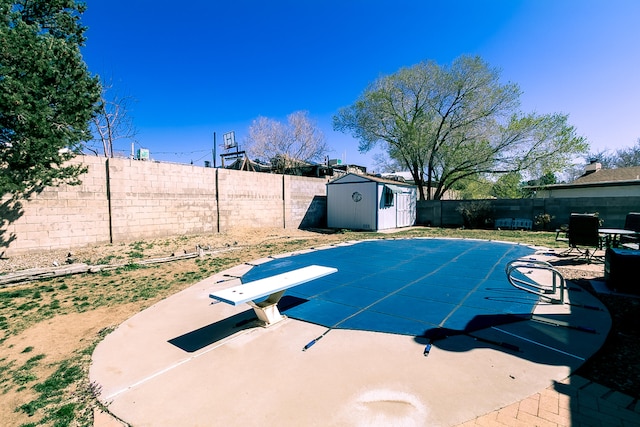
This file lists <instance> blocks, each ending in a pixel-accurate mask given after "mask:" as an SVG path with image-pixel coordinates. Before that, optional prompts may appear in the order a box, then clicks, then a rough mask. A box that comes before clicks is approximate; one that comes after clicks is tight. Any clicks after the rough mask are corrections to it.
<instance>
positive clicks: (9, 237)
mask: <svg viewBox="0 0 640 427" xmlns="http://www.w3.org/2000/svg"><path fill="white" fill-rule="evenodd" d="M23 214H24V208H23V206H22V203H20V201H18V200H15V199H14V198H9V199H7V200H5V201H4V202H3V203H2V204H0V258H4V253H5V251H6V249H7V248H8V247H9V245H11V243H12V242H14V241H15V240H16V238H17V236H16V234H15V233H13V232H9V230H8V227H9V225H11V224H12V223H14V222H16V221H17V220H18V219H19V218H20V217H21V216H22V215H23Z"/></svg>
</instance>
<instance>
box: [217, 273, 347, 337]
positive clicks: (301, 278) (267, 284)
mask: <svg viewBox="0 0 640 427" xmlns="http://www.w3.org/2000/svg"><path fill="white" fill-rule="evenodd" d="M337 271H338V269H337V268H333V267H323V266H320V265H310V266H308V267H303V268H299V269H297V270H292V271H288V272H286V273H281V274H277V275H275V276H271V277H266V278H264V279H259V280H255V281H253V282H249V283H245V284H242V285H238V286H233V287H231V288H227V289H222V290H220V291H217V292H214V293H212V294H209V297H210V298H213V299H215V300H218V301H222V302H224V303H227V304H231V305H240V304H243V303H247V304H249V305H250V306H251V307H252V308H253V311H254V312H255V313H256V316H258V319H260V320H261V321H262V322H264V326H271V325H273V324H274V323H277V322H279V321H281V320H283V319H285V316H283V315H282V314H280V311H279V310H278V301H280V298H282V295H284V292H285V291H286V290H287V289H289V288H292V287H294V286H298V285H302V284H303V283H307V282H310V281H312V280H315V279H319V278H321V277H324V276H327V275H329V274H333V273H335V272H337ZM263 297H267V298H266V299H265V300H263V301H259V302H256V300H260V299H261V298H263Z"/></svg>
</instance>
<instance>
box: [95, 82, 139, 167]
mask: <svg viewBox="0 0 640 427" xmlns="http://www.w3.org/2000/svg"><path fill="white" fill-rule="evenodd" d="M102 88H103V89H102V94H101V96H100V101H99V103H98V106H97V113H96V114H95V116H94V118H93V123H92V127H93V131H94V141H95V142H96V143H97V144H101V145H102V147H101V148H102V150H100V147H90V146H87V147H86V148H87V149H88V150H90V151H92V152H93V153H95V154H96V155H103V156H104V157H114V154H115V152H114V146H115V145H116V143H117V142H118V141H121V140H129V141H130V142H135V137H136V135H137V134H138V130H137V128H136V127H135V126H134V124H133V119H132V117H131V115H130V111H131V108H130V107H131V104H132V103H133V102H134V99H133V98H132V97H130V96H120V95H119V94H118V93H117V92H116V91H114V89H113V84H108V85H107V84H104V83H103V85H102Z"/></svg>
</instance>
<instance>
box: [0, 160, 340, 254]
mask: <svg viewBox="0 0 640 427" xmlns="http://www.w3.org/2000/svg"><path fill="white" fill-rule="evenodd" d="M75 162H76V163H82V164H84V165H86V166H87V167H88V172H87V173H86V174H85V175H83V176H82V184H81V185H79V186H68V185H62V186H60V187H55V188H46V189H45V190H44V191H43V192H42V193H40V194H38V195H36V196H34V197H33V198H32V199H31V200H28V201H24V202H23V203H22V205H23V207H22V211H21V214H19V215H16V216H15V217H11V218H10V217H9V212H8V211H7V209H6V207H3V206H1V205H0V218H2V219H3V220H5V221H3V222H2V223H0V254H2V253H4V255H5V256H10V255H17V254H22V253H27V252H30V251H43V250H51V249H69V250H70V249H73V248H77V247H82V246H87V245H92V244H101V243H109V242H118V241H132V240H137V239H147V238H157V237H166V236H176V235H183V234H200V233H215V232H225V231H228V230H231V229H234V228H238V227H247V228H256V227H282V228H298V227H300V226H301V225H302V224H303V223H304V226H305V227H314V226H315V227H322V226H324V225H325V215H326V214H325V210H324V209H325V206H326V200H325V198H324V197H325V195H326V182H327V181H326V179H324V178H306V177H297V176H288V175H285V176H283V175H274V174H265V173H255V172H243V171H234V170H226V169H218V168H203V167H197V166H190V165H181V164H170V163H157V162H148V161H137V160H130V159H105V158H100V157H88V156H87V157H85V156H81V157H78V158H77V159H76V160H75Z"/></svg>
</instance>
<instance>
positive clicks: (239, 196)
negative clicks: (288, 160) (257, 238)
mask: <svg viewBox="0 0 640 427" xmlns="http://www.w3.org/2000/svg"><path fill="white" fill-rule="evenodd" d="M217 171H218V191H219V193H218V203H219V209H220V211H219V212H220V231H223V232H224V231H228V230H231V229H234V228H260V227H281V228H284V215H283V200H284V195H283V186H282V175H274V174H265V173H259V172H245V171H234V170H228V169H217Z"/></svg>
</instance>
